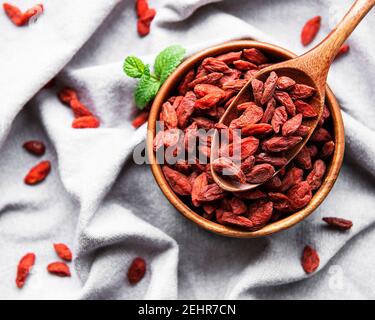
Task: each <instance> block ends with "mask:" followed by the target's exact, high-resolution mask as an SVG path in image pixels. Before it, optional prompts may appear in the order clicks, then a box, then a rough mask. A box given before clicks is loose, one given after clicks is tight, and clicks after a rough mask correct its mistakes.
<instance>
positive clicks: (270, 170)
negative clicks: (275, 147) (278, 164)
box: [246, 163, 275, 184]
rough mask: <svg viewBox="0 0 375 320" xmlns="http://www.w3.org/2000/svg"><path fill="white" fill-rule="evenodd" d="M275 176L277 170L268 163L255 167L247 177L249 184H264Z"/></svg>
mask: <svg viewBox="0 0 375 320" xmlns="http://www.w3.org/2000/svg"><path fill="white" fill-rule="evenodd" d="M274 174H275V168H274V167H273V166H271V165H270V164H268V163H263V164H258V165H256V166H254V167H253V168H252V169H251V171H250V172H249V173H248V174H247V175H246V181H247V182H248V183H254V184H255V183H263V182H265V181H267V180H268V179H270V178H271V177H272V176H273V175H274Z"/></svg>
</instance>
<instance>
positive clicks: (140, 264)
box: [128, 257, 146, 285]
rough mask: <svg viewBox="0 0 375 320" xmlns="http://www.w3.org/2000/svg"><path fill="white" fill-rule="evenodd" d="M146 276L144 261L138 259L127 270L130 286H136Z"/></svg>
mask: <svg viewBox="0 0 375 320" xmlns="http://www.w3.org/2000/svg"><path fill="white" fill-rule="evenodd" d="M145 274H146V261H145V260H144V259H142V258H140V257H137V258H135V259H134V260H133V261H132V263H131V265H130V267H129V269H128V280H129V282H130V283H131V284H133V285H134V284H137V283H138V282H139V281H141V280H142V279H143V277H144V275H145Z"/></svg>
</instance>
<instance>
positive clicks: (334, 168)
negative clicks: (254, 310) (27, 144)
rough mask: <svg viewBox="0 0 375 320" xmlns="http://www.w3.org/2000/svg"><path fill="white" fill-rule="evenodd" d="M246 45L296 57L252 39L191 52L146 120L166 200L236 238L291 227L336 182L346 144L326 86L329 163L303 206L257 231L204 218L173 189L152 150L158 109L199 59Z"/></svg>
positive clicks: (272, 55) (276, 56) (277, 56)
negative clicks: (331, 138)
mask: <svg viewBox="0 0 375 320" xmlns="http://www.w3.org/2000/svg"><path fill="white" fill-rule="evenodd" d="M247 48H257V49H259V50H262V51H264V52H265V53H267V55H268V56H269V57H270V58H272V59H273V60H274V61H282V60H287V59H291V58H294V57H296V55H295V54H294V53H292V52H290V51H288V50H286V49H283V48H281V47H278V46H275V45H272V44H269V43H264V42H259V41H251V40H239V41H231V42H227V43H223V44H220V45H217V46H214V47H211V48H209V49H206V50H203V51H201V52H198V53H197V54H194V55H193V56H191V57H190V58H188V59H186V60H185V61H184V62H183V63H182V64H181V65H180V66H179V67H178V68H177V69H176V70H175V72H174V73H173V74H172V75H171V76H170V77H169V78H168V80H167V81H166V82H165V83H164V85H163V86H162V87H161V89H160V91H159V93H158V94H157V96H156V97H155V100H154V103H153V104H152V108H151V112H150V116H149V120H148V132H147V154H148V158H149V161H150V164H151V169H152V172H153V174H154V177H155V179H156V182H157V183H158V185H159V187H160V189H161V190H162V191H163V193H164V195H165V196H166V197H167V198H168V200H169V201H170V202H171V203H172V204H173V205H174V206H175V208H176V209H177V210H178V211H180V212H181V213H182V214H183V215H184V216H185V217H186V218H188V219H190V220H191V221H193V222H194V223H196V224H197V225H198V226H200V227H202V228H204V229H206V230H209V231H212V232H215V233H217V234H220V235H223V236H227V237H235V238H255V237H262V236H266V235H270V234H273V233H276V232H279V231H281V230H284V229H287V228H290V227H292V226H294V225H295V224H297V223H298V222H300V221H302V220H303V219H305V218H306V217H307V216H309V215H310V214H311V213H312V212H313V211H314V210H315V209H316V208H317V207H318V206H319V205H320V204H321V203H322V201H323V200H324V198H325V197H326V196H327V195H328V193H329V192H330V190H331V189H332V187H333V184H334V183H335V181H336V179H337V177H338V174H339V171H340V169H341V165H342V161H343V157H344V148H345V135H344V125H343V121H342V117H341V112H340V107H339V104H338V102H337V100H336V98H335V96H334V95H333V93H332V91H331V90H330V88H329V87H328V86H327V91H326V101H327V106H328V108H329V109H330V111H331V116H332V122H333V127H334V128H333V131H334V141H335V145H336V147H335V151H334V154H333V156H332V159H331V162H330V164H328V166H327V172H326V175H325V178H324V181H323V183H322V185H321V187H320V188H319V189H318V190H317V191H316V193H315V194H314V196H313V198H312V200H311V201H310V203H309V204H308V205H307V207H305V208H304V209H302V210H300V211H298V212H296V213H294V214H291V215H290V216H287V217H285V218H283V219H282V220H279V221H276V222H273V223H270V224H267V225H266V226H264V227H263V228H262V229H259V230H257V231H246V230H243V229H238V228H235V227H230V226H224V225H221V224H219V223H216V222H213V221H209V220H207V219H205V218H203V217H202V216H201V215H199V214H198V213H196V212H194V211H193V210H192V209H191V208H189V207H188V206H187V205H186V204H185V203H184V202H183V201H182V200H180V198H179V197H178V196H177V195H176V194H175V193H174V192H173V190H172V189H171V187H170V186H169V184H168V182H167V181H166V179H165V177H164V175H163V172H162V170H161V166H160V165H159V164H158V163H157V162H156V157H155V153H154V151H153V140H154V137H155V131H156V121H157V120H158V118H159V113H160V110H161V107H162V105H163V103H164V102H165V101H166V100H167V99H168V98H169V97H170V96H171V95H172V94H173V93H174V91H175V89H176V87H177V85H178V83H179V82H180V81H181V80H182V78H183V76H184V75H185V74H186V73H187V72H188V71H189V70H191V69H192V68H194V67H196V66H198V65H199V64H200V63H201V62H202V60H203V59H204V58H206V57H209V56H216V55H220V54H223V53H226V52H230V51H239V50H242V49H247Z"/></svg>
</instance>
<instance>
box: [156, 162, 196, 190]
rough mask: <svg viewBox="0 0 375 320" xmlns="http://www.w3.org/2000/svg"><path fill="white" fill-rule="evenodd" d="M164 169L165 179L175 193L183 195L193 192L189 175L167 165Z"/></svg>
mask: <svg viewBox="0 0 375 320" xmlns="http://www.w3.org/2000/svg"><path fill="white" fill-rule="evenodd" d="M162 170H163V173H164V176H165V179H167V181H168V183H169V185H170V186H171V188H172V190H173V191H174V192H175V193H177V194H179V195H181V196H188V195H190V194H191V190H192V188H191V184H190V181H189V179H188V177H187V176H185V175H184V174H182V173H180V172H178V171H176V170H173V169H171V168H169V167H167V166H163V169H162Z"/></svg>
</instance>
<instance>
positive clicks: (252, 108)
mask: <svg viewBox="0 0 375 320" xmlns="http://www.w3.org/2000/svg"><path fill="white" fill-rule="evenodd" d="M262 117H263V109H262V108H261V107H258V106H257V105H255V104H251V105H249V107H248V108H246V110H245V111H244V112H243V113H242V115H241V116H240V117H239V118H237V119H234V120H233V121H232V122H231V123H230V125H229V127H230V128H233V129H235V128H243V127H245V126H248V125H250V124H254V123H257V122H259V121H260V119H262Z"/></svg>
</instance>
